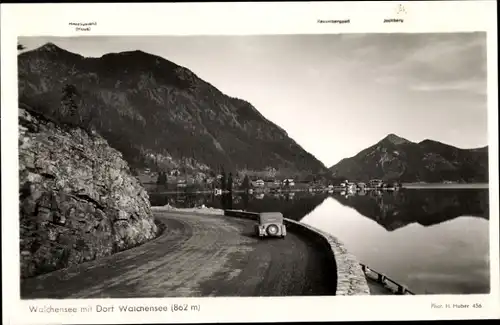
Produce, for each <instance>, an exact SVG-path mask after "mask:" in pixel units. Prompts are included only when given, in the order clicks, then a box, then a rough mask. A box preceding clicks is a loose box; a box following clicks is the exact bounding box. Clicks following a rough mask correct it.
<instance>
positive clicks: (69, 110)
mask: <svg viewBox="0 0 500 325" xmlns="http://www.w3.org/2000/svg"><path fill="white" fill-rule="evenodd" d="M77 95H78V90H77V89H76V87H75V85H72V84H66V85H64V87H63V89H62V98H61V104H62V112H61V113H62V116H63V117H65V116H75V115H76V113H77V110H78V106H77V105H76V96H77Z"/></svg>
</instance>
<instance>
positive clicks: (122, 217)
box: [19, 108, 159, 278]
mask: <svg viewBox="0 0 500 325" xmlns="http://www.w3.org/2000/svg"><path fill="white" fill-rule="evenodd" d="M19 187H20V202H19V204H20V253H21V277H22V278H26V277H31V276H35V275H38V274H43V273H47V272H51V271H54V270H57V269H61V268H65V267H69V266H71V265H75V264H79V263H82V262H85V261H90V260H94V259H97V258H100V257H103V256H107V255H111V254H113V253H115V252H118V251H122V250H125V249H127V248H131V247H134V246H137V245H140V244H142V243H144V242H146V241H148V240H150V239H153V238H155V237H156V236H157V235H158V233H159V227H158V226H157V225H156V224H155V221H154V217H153V214H152V212H151V206H150V203H149V198H148V195H147V193H146V191H145V190H144V189H143V188H142V186H141V185H140V184H139V182H138V181H137V180H136V179H135V178H134V177H133V176H132V175H131V173H130V171H129V167H128V165H127V163H126V162H125V161H124V160H123V158H122V155H121V153H120V152H118V151H117V150H115V149H113V148H111V147H110V146H109V145H108V143H107V142H106V140H104V139H103V138H102V137H100V136H99V135H97V134H89V133H87V132H86V131H84V130H82V129H79V128H73V129H63V128H61V127H60V126H59V125H58V124H57V123H54V122H53V121H50V120H48V119H46V118H44V117H42V116H39V115H38V114H36V113H34V112H32V111H29V110H28V109H25V108H20V109H19Z"/></svg>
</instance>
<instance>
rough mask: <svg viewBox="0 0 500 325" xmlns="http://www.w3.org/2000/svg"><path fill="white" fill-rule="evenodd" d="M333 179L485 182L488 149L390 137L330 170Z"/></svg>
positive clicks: (392, 135)
mask: <svg viewBox="0 0 500 325" xmlns="http://www.w3.org/2000/svg"><path fill="white" fill-rule="evenodd" d="M330 171H331V173H332V175H333V176H335V177H342V178H347V179H349V180H357V181H367V180H369V179H372V178H380V179H383V180H386V181H392V180H394V181H401V182H430V183H431V182H443V181H454V182H488V147H484V148H478V149H460V148H456V147H453V146H450V145H447V144H444V143H441V142H438V141H433V140H424V141H422V142H419V143H415V142H411V141H408V140H406V139H403V138H401V137H398V136H397V135H394V134H389V135H388V136H387V137H385V138H384V139H382V140H380V141H379V142H377V143H376V144H374V145H373V146H371V147H369V148H366V149H364V150H362V151H361V152H359V153H358V154H357V155H356V156H354V157H351V158H346V159H343V160H341V161H340V162H339V163H338V164H336V165H334V166H332V167H330Z"/></svg>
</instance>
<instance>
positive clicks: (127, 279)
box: [21, 212, 336, 299]
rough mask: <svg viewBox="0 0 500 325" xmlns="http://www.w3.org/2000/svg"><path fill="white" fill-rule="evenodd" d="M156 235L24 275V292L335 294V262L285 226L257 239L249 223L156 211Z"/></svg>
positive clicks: (113, 295) (33, 294)
mask: <svg viewBox="0 0 500 325" xmlns="http://www.w3.org/2000/svg"><path fill="white" fill-rule="evenodd" d="M155 216H156V218H157V219H158V220H159V221H160V222H163V223H164V224H165V225H166V227H167V229H166V230H165V231H164V233H163V234H162V235H161V236H159V237H158V238H156V239H155V240H153V241H150V242H148V243H146V244H143V245H141V246H139V247H136V248H132V249H129V250H127V251H123V252H120V253H117V254H114V255H112V256H108V257H105V258H101V259H99V260H96V261H91V262H87V263H83V264H80V265H78V266H75V267H71V268H68V269H64V270H59V271H56V272H52V273H49V274H44V275H41V276H38V277H34V278H29V279H25V280H23V281H22V282H21V298H22V299H35V298H71V299H74V298H139V297H150V298H153V297H206V296H298V295H333V294H334V292H335V281H336V277H335V269H334V266H332V265H331V264H330V263H329V256H327V255H326V253H325V252H323V251H322V250H321V249H318V247H316V246H315V244H313V243H312V242H309V241H308V240H307V239H305V238H302V237H301V236H299V235H297V234H295V233H292V232H289V233H288V234H287V236H286V238H285V239H278V238H277V239H260V238H257V237H255V236H254V235H253V225H254V222H253V221H250V220H245V219H237V218H231V217H226V216H219V215H202V214H193V213H179V212H155Z"/></svg>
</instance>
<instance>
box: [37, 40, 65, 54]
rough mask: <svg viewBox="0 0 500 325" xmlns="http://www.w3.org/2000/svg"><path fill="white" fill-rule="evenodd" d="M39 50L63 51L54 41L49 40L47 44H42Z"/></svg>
mask: <svg viewBox="0 0 500 325" xmlns="http://www.w3.org/2000/svg"><path fill="white" fill-rule="evenodd" d="M39 50H43V51H47V52H55V51H62V49H61V48H60V47H59V46H57V45H55V44H54V43H52V42H48V43H46V44H45V45H43V46H41V47H40V48H39Z"/></svg>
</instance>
